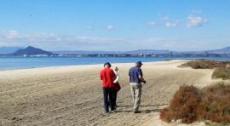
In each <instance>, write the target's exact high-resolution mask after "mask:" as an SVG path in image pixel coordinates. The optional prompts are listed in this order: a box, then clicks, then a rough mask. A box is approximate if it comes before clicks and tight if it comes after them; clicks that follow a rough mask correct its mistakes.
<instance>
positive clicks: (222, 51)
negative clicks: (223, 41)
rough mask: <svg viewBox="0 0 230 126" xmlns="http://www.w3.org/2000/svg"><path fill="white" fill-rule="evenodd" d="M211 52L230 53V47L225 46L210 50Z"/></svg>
mask: <svg viewBox="0 0 230 126" xmlns="http://www.w3.org/2000/svg"><path fill="white" fill-rule="evenodd" d="M208 52H209V53H216V54H230V47H225V48H222V49H216V50H210V51H208Z"/></svg>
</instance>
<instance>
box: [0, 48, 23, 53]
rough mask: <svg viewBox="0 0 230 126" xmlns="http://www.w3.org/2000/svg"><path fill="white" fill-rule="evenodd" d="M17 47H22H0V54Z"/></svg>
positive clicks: (11, 51) (12, 50)
mask: <svg viewBox="0 0 230 126" xmlns="http://www.w3.org/2000/svg"><path fill="white" fill-rule="evenodd" d="M19 49H22V47H0V54H9V53H14V52H15V51H17V50H19Z"/></svg>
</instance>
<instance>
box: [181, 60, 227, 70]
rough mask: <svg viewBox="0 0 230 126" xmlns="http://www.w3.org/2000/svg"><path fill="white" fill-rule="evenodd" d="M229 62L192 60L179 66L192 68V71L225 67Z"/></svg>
mask: <svg viewBox="0 0 230 126" xmlns="http://www.w3.org/2000/svg"><path fill="white" fill-rule="evenodd" d="M228 63H229V62H221V61H210V60H194V61H189V62H187V63H184V64H182V65H181V67H192V68H193V69H213V68H217V67H218V68H219V67H225V66H226V64H228Z"/></svg>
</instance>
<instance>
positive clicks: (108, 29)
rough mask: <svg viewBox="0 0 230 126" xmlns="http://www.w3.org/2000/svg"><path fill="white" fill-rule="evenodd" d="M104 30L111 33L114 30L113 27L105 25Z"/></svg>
mask: <svg viewBox="0 0 230 126" xmlns="http://www.w3.org/2000/svg"><path fill="white" fill-rule="evenodd" d="M106 30H107V31H113V30H114V26H113V25H107V26H106Z"/></svg>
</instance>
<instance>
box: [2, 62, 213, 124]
mask: <svg viewBox="0 0 230 126" xmlns="http://www.w3.org/2000/svg"><path fill="white" fill-rule="evenodd" d="M184 62H186V61H185V60H171V61H157V62H144V66H143V68H142V69H143V71H144V77H145V79H146V81H147V84H145V85H144V86H143V95H142V103H141V107H140V111H141V113H140V114H137V115H134V114H133V112H132V98H131V94H130V87H129V82H128V71H129V68H130V67H132V66H134V63H115V64H112V65H113V66H118V67H119V68H120V76H121V78H120V84H121V87H122V89H121V91H120V92H119V96H118V105H119V106H120V107H118V112H117V113H113V114H110V115H108V116H105V115H104V114H103V103H102V99H103V97H102V89H101V81H100V79H99V72H100V70H101V69H102V68H103V65H102V64H96V65H72V66H60V67H45V68H33V69H23V70H8V71H0V89H1V92H0V94H1V96H0V98H1V102H0V111H1V113H0V124H1V123H2V124H6V125H19V126H21V125H60V123H59V122H62V123H63V125H101V126H103V125H106V126H113V125H114V123H116V125H117V126H124V125H126V126H133V125H134V124H135V125H139V126H143V124H146V123H147V122H148V124H150V125H151V124H153V125H155V124H156V125H158V124H159V123H160V122H161V120H159V118H158V116H156V115H157V114H158V113H159V111H160V110H161V109H162V107H164V106H165V105H167V104H168V103H169V101H170V100H171V98H172V96H173V95H174V92H175V91H177V89H178V88H179V87H180V86H181V85H184V84H186V85H195V86H199V87H204V86H206V85H209V84H211V83H212V82H213V81H212V80H211V76H210V75H211V73H212V70H194V69H191V68H180V67H178V66H179V65H181V64H182V63H184ZM152 119H154V120H152ZM130 120H133V121H130ZM152 121H153V122H152ZM148 124H146V126H148ZM144 126H145V125H144Z"/></svg>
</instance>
